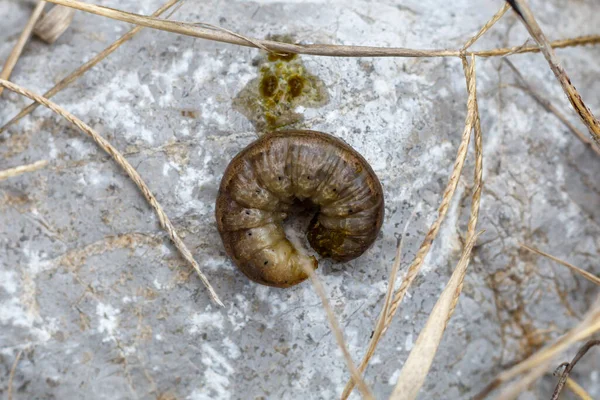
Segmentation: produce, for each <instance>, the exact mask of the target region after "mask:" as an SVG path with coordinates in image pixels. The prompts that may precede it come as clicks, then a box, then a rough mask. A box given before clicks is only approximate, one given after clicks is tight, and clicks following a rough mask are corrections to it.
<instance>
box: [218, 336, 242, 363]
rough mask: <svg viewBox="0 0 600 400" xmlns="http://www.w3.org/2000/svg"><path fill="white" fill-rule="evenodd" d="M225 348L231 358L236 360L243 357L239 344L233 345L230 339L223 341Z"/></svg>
mask: <svg viewBox="0 0 600 400" xmlns="http://www.w3.org/2000/svg"><path fill="white" fill-rule="evenodd" d="M223 346H225V348H226V349H227V354H228V355H229V357H230V358H233V359H234V360H235V359H236V358H239V357H240V356H241V355H242V352H241V351H240V348H239V347H238V346H237V344H235V343H233V341H232V340H231V339H229V338H228V337H226V338H225V339H223Z"/></svg>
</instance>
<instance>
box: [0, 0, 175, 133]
mask: <svg viewBox="0 0 600 400" xmlns="http://www.w3.org/2000/svg"><path fill="white" fill-rule="evenodd" d="M179 1H180V0H169V1H167V2H166V3H165V4H163V5H162V6H160V7H159V8H158V9H157V10H156V11H155V12H154V14H152V15H153V16H155V17H158V16H160V15H162V14H163V13H164V12H165V11H167V10H168V9H169V8H171V7H173V5H175V4H176V3H177V2H179ZM57 7H58V6H57ZM142 29H144V27H143V26H136V27H134V28H133V29H131V30H130V31H129V32H127V33H126V34H124V35H123V36H121V37H120V38H119V39H117V40H115V41H114V42H113V43H112V44H111V45H110V46H108V47H107V48H105V49H104V50H102V51H101V52H100V53H98V54H96V55H95V56H94V57H92V58H91V59H90V60H89V61H88V62H86V63H85V64H83V65H81V66H80V67H79V68H77V69H76V70H75V71H73V72H71V73H70V74H69V75H67V76H66V77H65V78H63V79H61V81H60V82H58V83H57V84H56V85H54V87H52V88H51V89H50V90H48V91H47V92H46V93H44V94H43V97H45V98H47V99H50V98H51V97H53V96H54V95H56V94H57V93H58V92H60V91H61V90H63V89H64V88H66V87H67V86H69V85H70V84H71V83H73V82H75V81H76V80H77V79H78V78H80V77H81V76H82V75H83V74H84V73H86V72H87V71H88V70H90V69H91V68H93V67H94V66H96V65H97V64H98V63H99V62H100V61H102V60H104V59H105V58H106V57H108V56H109V55H110V54H112V53H113V52H114V51H115V50H116V49H118V48H119V47H120V46H121V45H122V44H123V43H125V42H127V41H128V40H130V39H132V38H133V37H134V36H135V35H136V34H137V33H138V32H139V31H141V30H142ZM5 79H6V78H5ZM38 106H39V103H31V104H29V105H28V106H27V107H25V108H24V109H22V110H21V111H19V113H18V114H17V115H15V116H14V117H13V118H12V119H11V120H10V121H8V122H7V123H6V124H4V125H3V126H2V127H1V128H0V133H2V132H4V131H5V130H6V129H7V128H8V127H9V126H11V125H12V124H15V123H17V122H19V121H20V120H21V119H22V118H23V117H25V116H26V115H29V114H31V113H32V112H33V111H34V110H35V109H36V108H37V107H38Z"/></svg>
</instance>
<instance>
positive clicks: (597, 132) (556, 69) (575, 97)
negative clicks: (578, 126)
mask: <svg viewBox="0 0 600 400" xmlns="http://www.w3.org/2000/svg"><path fill="white" fill-rule="evenodd" d="M507 1H508V3H509V4H510V5H511V7H512V8H513V10H514V11H515V13H517V15H518V16H519V17H520V18H521V21H522V22H523V24H524V25H525V27H526V28H527V30H528V31H529V34H530V35H531V37H533V38H534V39H535V41H536V42H537V44H538V45H539V46H540V50H541V52H542V54H543V55H544V57H545V58H546V60H547V61H548V64H549V65H550V69H551V70H552V72H553V73H554V75H555V76H556V79H558V81H559V82H560V85H561V86H562V88H563V91H564V92H565V94H566V95H567V97H568V98H569V101H570V102H571V105H572V106H573V108H574V109H575V111H576V112H577V114H578V115H579V118H581V120H582V121H583V123H584V124H585V125H586V126H587V127H588V129H589V131H590V135H592V138H593V139H594V140H595V141H596V144H598V145H599V146H600V121H598V119H596V117H595V116H594V114H592V112H591V111H590V109H589V108H588V107H587V106H586V105H585V103H584V102H583V99H582V98H581V95H580V94H579V92H578V91H577V89H575V86H573V84H572V83H571V80H570V79H569V76H568V75H567V72H566V71H565V70H564V68H563V67H562V66H561V65H560V61H559V60H558V57H556V54H555V53H554V50H552V45H551V44H550V42H549V41H548V39H546V36H545V35H544V32H542V29H541V28H540V26H539V25H538V23H537V21H536V20H535V17H534V16H533V13H532V12H531V9H530V8H529V6H528V5H527V3H526V2H525V1H523V0H507Z"/></svg>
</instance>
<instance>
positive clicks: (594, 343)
mask: <svg viewBox="0 0 600 400" xmlns="http://www.w3.org/2000/svg"><path fill="white" fill-rule="evenodd" d="M594 346H600V340H589V341H588V342H587V343H586V344H584V345H583V346H582V347H581V349H579V351H578V352H577V354H576V355H575V357H573V360H571V362H570V363H567V365H566V367H565V370H564V371H563V373H562V374H561V376H560V379H559V380H558V383H557V385H556V388H555V389H554V393H553V394H552V398H551V399H550V400H558V396H560V392H561V391H562V389H563V386H565V384H566V383H567V379H569V374H570V373H571V371H572V370H573V368H575V365H576V364H577V363H578V362H579V360H581V358H583V356H585V354H586V353H587V352H588V351H589V350H590V349H591V348H592V347H594Z"/></svg>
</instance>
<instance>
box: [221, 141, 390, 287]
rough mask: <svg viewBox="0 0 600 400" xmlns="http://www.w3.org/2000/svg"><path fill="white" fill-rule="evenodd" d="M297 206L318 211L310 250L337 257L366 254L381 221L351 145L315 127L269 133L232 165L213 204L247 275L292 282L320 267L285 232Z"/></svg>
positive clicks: (370, 178)
mask: <svg viewBox="0 0 600 400" xmlns="http://www.w3.org/2000/svg"><path fill="white" fill-rule="evenodd" d="M298 204H302V205H303V206H307V205H308V206H309V207H310V208H311V209H313V208H314V210H315V211H316V214H315V215H314V217H313V219H312V221H311V222H310V224H309V227H308V232H307V236H308V241H309V243H310V245H311V247H312V248H313V249H314V250H315V251H316V252H317V253H318V254H319V255H321V256H323V257H327V258H331V259H333V260H335V261H341V262H343V261H349V260H352V259H354V258H356V257H358V256H360V255H361V254H362V253H364V252H365V251H366V250H367V249H368V248H369V247H370V246H371V245H372V244H373V242H374V241H375V238H376V237H377V234H378V233H379V230H380V228H381V223H382V221H383V214H384V199H383V189H382V187H381V184H380V182H379V179H378V178H377V176H376V175H375V173H374V172H373V170H372V168H371V166H370V165H369V164H368V163H367V161H366V160H365V159H364V158H363V157H362V156H361V155H360V154H359V153H358V152H356V150H354V149H353V148H352V147H350V146H349V145H348V144H346V143H344V142H343V141H342V140H340V139H337V138H335V137H334V136H331V135H329V134H326V133H322V132H316V131H301V130H289V131H278V132H272V133H269V134H266V135H264V136H262V137H261V138H259V139H257V140H256V141H254V142H253V143H251V144H250V145H249V146H248V147H246V148H245V149H244V150H242V151H241V152H240V153H238V154H237V155H236V156H235V157H234V159H233V160H232V161H231V162H230V163H229V165H228V166H227V169H226V170H225V173H224V176H223V178H222V180H221V186H220V188H219V194H218V197H217V204H216V219H217V226H218V229H219V233H220V235H221V238H222V240H223V244H224V246H225V249H226V251H227V254H228V255H229V256H230V257H231V258H232V259H233V261H234V262H235V264H236V265H237V267H238V268H239V269H240V270H241V271H242V272H243V273H244V274H245V275H246V276H247V277H248V278H250V279H251V280H253V281H255V282H258V283H261V284H264V285H269V286H277V287H289V286H292V285H296V284H298V283H300V282H302V281H303V280H305V279H306V278H307V275H306V273H305V267H310V268H313V269H316V268H317V266H318V264H317V260H316V259H315V257H313V256H310V255H308V254H307V252H306V250H305V249H304V248H303V247H302V246H299V245H297V244H294V243H292V242H291V241H290V240H289V239H288V238H287V237H286V235H285V232H284V230H283V221H284V220H285V218H286V217H287V216H288V215H289V213H290V212H292V211H293V210H294V209H295V208H297V206H298Z"/></svg>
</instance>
